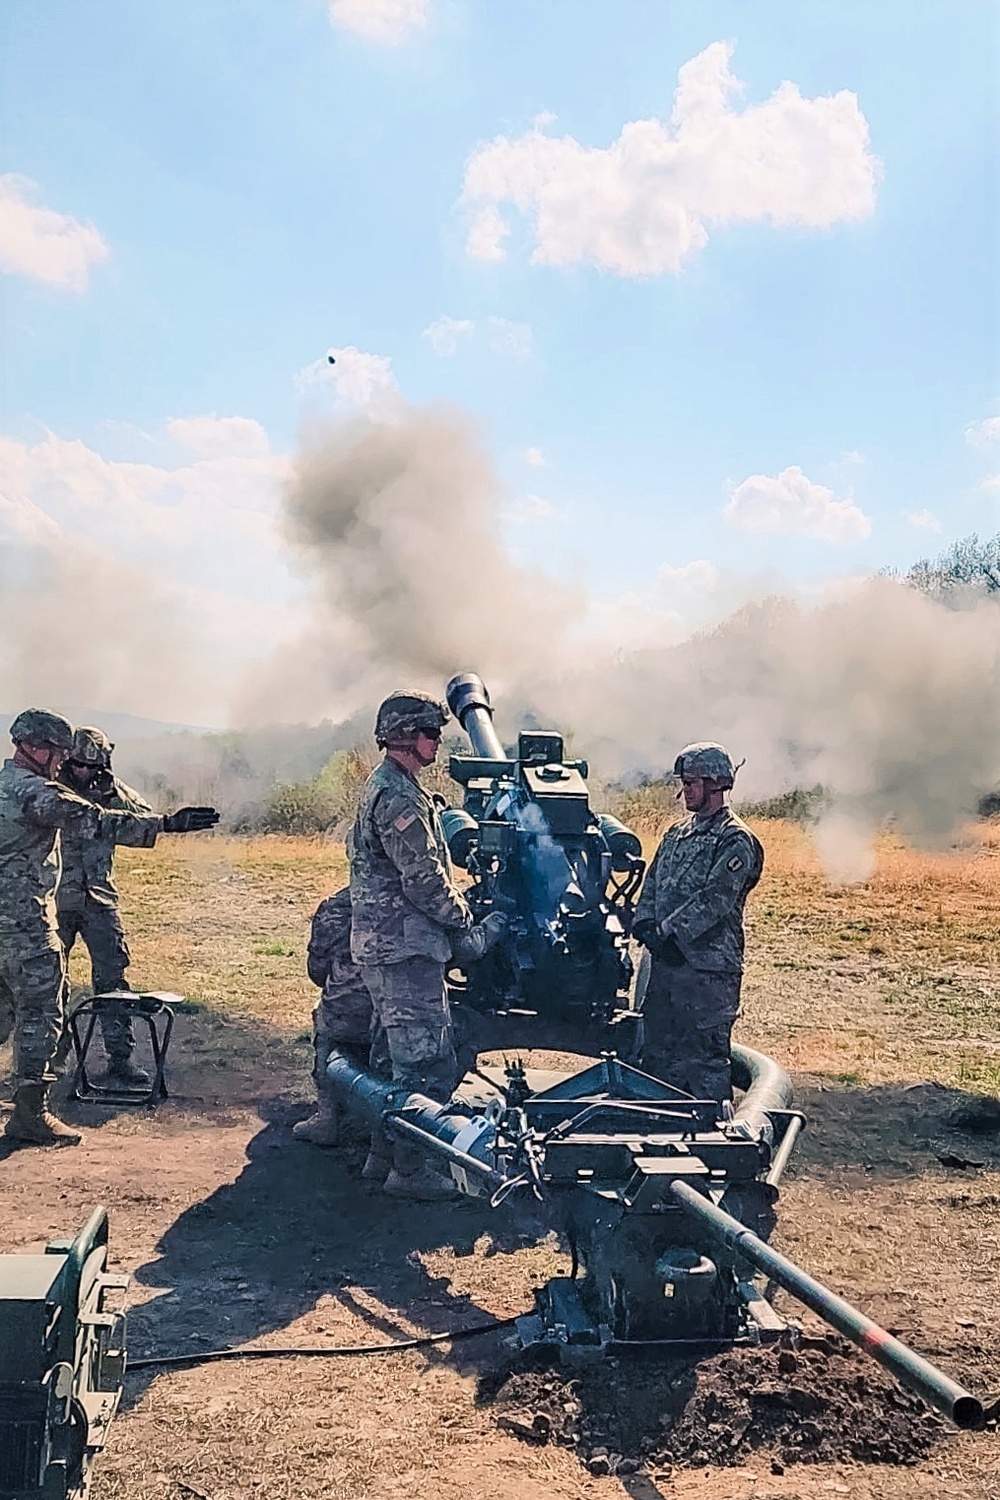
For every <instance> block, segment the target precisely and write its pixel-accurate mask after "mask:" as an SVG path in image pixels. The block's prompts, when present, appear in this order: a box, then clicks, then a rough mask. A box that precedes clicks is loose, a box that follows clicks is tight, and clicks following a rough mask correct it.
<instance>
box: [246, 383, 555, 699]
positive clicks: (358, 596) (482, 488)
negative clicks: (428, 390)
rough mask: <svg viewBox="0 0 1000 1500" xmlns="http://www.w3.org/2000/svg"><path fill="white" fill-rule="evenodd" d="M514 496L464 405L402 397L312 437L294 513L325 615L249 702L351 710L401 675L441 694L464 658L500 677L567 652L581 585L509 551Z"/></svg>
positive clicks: (298, 541) (291, 493)
mask: <svg viewBox="0 0 1000 1500" xmlns="http://www.w3.org/2000/svg"><path fill="white" fill-rule="evenodd" d="M502 498H503V496H502V490H501V487H500V484H499V482H498V479H497V477H496V474H495V471H494V469H493V466H492V464H491V462H490V460H489V458H488V456H487V455H486V453H485V452H484V451H483V449H482V448H481V446H480V444H479V442H478V440H477V436H476V433H475V430H474V428H473V426H472V423H471V422H470V420H469V419H468V418H467V417H466V416H464V415H463V414H462V413H461V412H459V411H457V410H454V409H449V408H431V409H429V410H421V409H418V408H415V407H412V406H409V405H408V404H406V403H405V402H403V401H401V400H399V401H395V402H393V403H392V405H391V406H389V407H386V408H383V410H382V412H381V414H380V415H379V416H378V417H367V418H360V419H357V420H356V421H353V422H349V423H346V424H344V425H342V426H340V427H338V428H334V429H332V430H329V429H328V430H327V431H326V432H325V433H316V434H314V435H313V436H312V438H311V439H308V440H307V442H306V444H305V447H304V451H303V453H302V455H301V457H300V458H299V460H298V462H297V463H296V465H295V473H294V478H293V481H292V483H291V485H290V487H289V490H288V494H287V501H286V512H285V515H286V531H287V535H288V537H289V540H290V541H291V543H292V545H293V547H294V548H295V549H296V551H297V553H298V556H299V559H300V562H301V565H302V568H303V571H304V572H305V574H306V576H307V579H308V580H309V583H310V585H311V588H312V590H313V598H314V607H313V615H312V619H311V623H310V625H309V628H308V629H307V631H306V632H305V634H304V635H303V636H302V637H301V638H300V639H299V640H298V641H296V642H295V643H294V644H293V645H291V646H289V647H288V648H287V649H286V650H284V651H282V652H280V653H279V654H278V656H277V657H276V659H275V661H274V663H273V664H272V667H271V669H270V671H268V672H267V673H266V675H265V676H264V678H263V679H260V678H259V677H258V679H257V681H256V682H255V684H254V690H253V692H252V693H251V694H249V695H247V696H246V697H245V699H244V701H243V703H242V704H241V714H240V717H241V718H242V719H244V720H250V721H266V720H268V719H273V718H279V719H283V718H289V717H290V718H298V717H301V716H302V714H303V711H304V710H306V711H307V708H308V705H311V706H312V713H313V716H315V715H316V714H317V713H318V712H319V713H337V714H339V715H340V716H346V715H347V714H349V713H352V712H354V711H356V710H357V709H358V708H360V707H362V706H369V707H370V706H372V705H373V704H375V703H376V702H377V701H378V699H379V698H380V697H381V696H383V695H384V694H385V693H386V692H389V691H391V690H392V689H393V688H395V687H399V686H400V685H402V684H410V685H412V686H415V687H421V688H424V689H426V690H429V691H433V692H436V693H438V694H440V693H441V691H442V688H443V684H444V681H445V679H446V678H447V677H449V676H451V675H452V673H453V672H455V671H456V670H458V668H459V667H460V666H461V665H462V664H463V663H466V662H474V663H475V664H476V668H477V670H479V671H480V672H481V673H482V674H483V675H486V676H489V677H490V678H491V679H492V680H493V681H494V683H496V684H497V686H498V687H499V688H501V689H502V688H503V687H504V686H512V685H513V684H514V683H517V684H519V685H522V684H524V683H526V682H529V681H530V680H531V678H532V677H533V675H534V673H535V672H536V671H538V670H541V668H542V666H543V664H544V662H545V661H546V660H549V661H550V662H551V663H554V659H555V658H554V656H553V654H552V653H553V651H554V650H555V648H556V647H557V646H558V641H559V639H560V636H561V633H562V631H563V630H564V629H565V624H566V622H567V621H570V620H572V619H575V618H578V617H580V616H581V615H582V613H583V609H584V600H583V598H582V596H578V595H576V594H574V593H573V592H572V591H570V590H568V589H564V588H561V587H559V586H557V585H554V584H553V583H552V581H551V580H549V579H547V578H545V577H544V576H543V575H542V574H540V573H534V572H533V571H532V570H531V569H530V568H525V567H518V566H517V565H516V564H515V563H514V562H513V561H512V559H511V557H510V555H509V553H508V551H507V549H506V547H505V545H504V541H503V536H502V532H501V526H500V518H499V511H500V504H501V500H502Z"/></svg>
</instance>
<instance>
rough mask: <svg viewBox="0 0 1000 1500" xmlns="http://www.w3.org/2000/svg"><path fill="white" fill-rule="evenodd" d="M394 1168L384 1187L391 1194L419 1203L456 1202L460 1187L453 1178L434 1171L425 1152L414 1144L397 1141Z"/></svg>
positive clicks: (394, 1149)
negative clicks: (426, 1159)
mask: <svg viewBox="0 0 1000 1500" xmlns="http://www.w3.org/2000/svg"><path fill="white" fill-rule="evenodd" d="M392 1160H393V1166H392V1171H391V1172H390V1173H389V1175H388V1177H387V1178H386V1179H385V1183H384V1185H383V1189H382V1191H383V1192H385V1193H388V1195H389V1197H390V1198H412V1199H414V1200H415V1201H416V1202H417V1203H445V1202H455V1201H456V1200H457V1199H458V1197H459V1196H460V1195H459V1192H458V1189H457V1187H456V1186H455V1184H454V1183H453V1182H452V1180H451V1178H450V1177H449V1178H444V1177H442V1176H441V1175H440V1174H439V1173H438V1172H435V1171H433V1170H432V1169H431V1168H430V1167H429V1166H428V1165H427V1162H426V1161H425V1160H424V1157H423V1154H422V1153H421V1152H420V1151H417V1150H416V1149H415V1148H414V1147H413V1146H409V1145H406V1144H405V1143H404V1142H402V1141H397V1143H396V1145H395V1147H394V1148H393V1154H392Z"/></svg>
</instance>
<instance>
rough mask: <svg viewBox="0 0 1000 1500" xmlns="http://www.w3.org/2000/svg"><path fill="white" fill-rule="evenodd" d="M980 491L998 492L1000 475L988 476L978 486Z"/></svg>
mask: <svg viewBox="0 0 1000 1500" xmlns="http://www.w3.org/2000/svg"><path fill="white" fill-rule="evenodd" d="M979 488H980V489H981V490H987V491H990V490H1000V474H989V475H988V476H987V477H986V478H985V479H984V480H983V482H982V484H981V485H980V486H979Z"/></svg>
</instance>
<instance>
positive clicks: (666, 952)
mask: <svg viewBox="0 0 1000 1500" xmlns="http://www.w3.org/2000/svg"><path fill="white" fill-rule="evenodd" d="M651 951H652V952H653V953H654V954H655V956H656V957H657V958H658V959H659V960H660V963H661V964H666V966H667V968H668V969H679V968H680V966H681V964H684V963H687V959H686V958H685V957H684V954H683V953H682V952H681V948H680V944H679V943H678V941H677V939H676V938H675V937H674V935H673V933H672V932H671V933H669V934H668V935H667V937H663V936H662V935H661V936H660V938H659V947H658V948H655V949H652V950H651Z"/></svg>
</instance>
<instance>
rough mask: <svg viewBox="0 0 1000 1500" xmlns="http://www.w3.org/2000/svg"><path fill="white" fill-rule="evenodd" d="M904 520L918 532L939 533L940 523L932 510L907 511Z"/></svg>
mask: <svg viewBox="0 0 1000 1500" xmlns="http://www.w3.org/2000/svg"><path fill="white" fill-rule="evenodd" d="M906 519H907V520H908V521H909V523H910V525H911V526H915V527H916V528H917V530H918V531H940V530H941V522H940V521H939V520H938V518H937V516H936V515H935V514H934V512H933V511H932V510H908V511H907V512H906Z"/></svg>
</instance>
